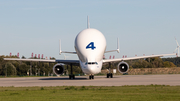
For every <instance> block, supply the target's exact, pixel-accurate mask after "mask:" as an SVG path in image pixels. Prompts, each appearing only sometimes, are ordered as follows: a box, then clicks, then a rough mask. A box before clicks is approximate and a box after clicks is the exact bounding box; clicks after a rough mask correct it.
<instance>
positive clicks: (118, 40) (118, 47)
mask: <svg viewBox="0 0 180 101" xmlns="http://www.w3.org/2000/svg"><path fill="white" fill-rule="evenodd" d="M119 51H120V50H119V38H117V52H118V53H119Z"/></svg>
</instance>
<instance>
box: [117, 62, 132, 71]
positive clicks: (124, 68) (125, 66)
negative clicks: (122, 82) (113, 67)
mask: <svg viewBox="0 0 180 101" xmlns="http://www.w3.org/2000/svg"><path fill="white" fill-rule="evenodd" d="M117 69H118V71H119V72H120V73H122V74H123V73H127V72H128V70H129V65H128V64H127V63H126V62H124V61H122V62H120V63H119V64H118V66H117Z"/></svg>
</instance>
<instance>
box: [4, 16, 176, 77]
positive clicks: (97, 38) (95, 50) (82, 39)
mask: <svg viewBox="0 0 180 101" xmlns="http://www.w3.org/2000/svg"><path fill="white" fill-rule="evenodd" d="M74 46H75V52H68V51H62V50H61V41H60V46H59V48H60V50H59V54H60V55H61V53H70V54H77V56H78V58H79V60H60V59H56V60H46V59H19V58H4V60H17V61H32V62H33V61H36V62H57V64H55V65H54V66H53V72H54V73H55V74H56V75H57V76H60V75H62V74H63V72H64V66H63V65H64V64H66V65H70V67H71V74H70V75H69V79H75V75H74V74H73V69H72V66H73V65H78V66H80V67H81V69H82V71H83V72H84V73H85V74H87V75H89V79H94V75H95V74H98V73H100V72H101V69H102V65H103V63H111V62H119V64H118V65H117V70H118V71H119V72H120V73H127V72H128V70H129V65H128V63H126V62H124V61H125V60H134V59H143V58H152V57H163V56H169V55H176V54H175V53H172V54H161V55H150V56H136V57H130V58H117V59H103V55H104V54H105V53H108V52H114V51H117V52H118V53H119V40H117V49H116V50H110V51H106V39H105V37H104V35H103V34H102V33H101V32H100V31H99V30H97V29H94V28H90V26H89V17H88V18H87V29H84V30H82V31H81V32H79V34H78V35H77V36H76V38H75V44H74ZM107 78H113V74H112V73H107Z"/></svg>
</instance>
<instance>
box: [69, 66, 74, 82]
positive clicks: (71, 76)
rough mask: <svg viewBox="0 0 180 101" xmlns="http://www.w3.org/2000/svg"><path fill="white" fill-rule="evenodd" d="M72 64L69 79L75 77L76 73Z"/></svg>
mask: <svg viewBox="0 0 180 101" xmlns="http://www.w3.org/2000/svg"><path fill="white" fill-rule="evenodd" d="M70 65H71V74H70V75H69V79H75V75H74V74H73V69H72V64H70Z"/></svg>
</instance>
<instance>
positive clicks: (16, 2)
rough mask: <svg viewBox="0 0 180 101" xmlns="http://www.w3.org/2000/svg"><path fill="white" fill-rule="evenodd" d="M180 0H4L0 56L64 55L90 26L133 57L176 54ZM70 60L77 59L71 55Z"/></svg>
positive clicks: (109, 47) (113, 46)
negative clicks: (88, 25)
mask: <svg viewBox="0 0 180 101" xmlns="http://www.w3.org/2000/svg"><path fill="white" fill-rule="evenodd" d="M179 5H180V1H179V0H66V1H65V0H1V1H0V37H1V39H0V47H1V48H0V54H1V55H9V53H10V52H11V53H12V54H13V55H16V54H17V53H18V52H19V53H20V56H22V55H24V56H25V57H27V58H28V57H30V56H31V53H32V52H33V53H34V54H44V56H47V57H50V56H51V57H55V58H58V59H63V58H64V56H63V55H59V39H61V42H62V50H65V51H75V49H74V39H75V37H76V35H77V34H78V33H79V32H80V31H81V30H83V29H85V28H86V27H87V15H89V20H90V27H91V28H96V29H98V30H99V31H101V32H102V33H103V34H104V36H105V37H106V41H107V49H106V50H114V49H116V39H117V37H118V38H119V44H120V53H116V52H114V53H107V54H105V56H106V58H109V56H110V55H115V57H116V58H121V57H122V56H123V55H127V56H128V57H132V56H135V55H138V56H141V55H143V54H145V55H151V54H164V53H172V52H173V51H174V50H175V48H176V42H175V39H174V37H176V38H177V40H178V42H179V43H180V13H179V10H180V6H179ZM66 56H68V58H67V59H78V58H77V55H71V54H66Z"/></svg>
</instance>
